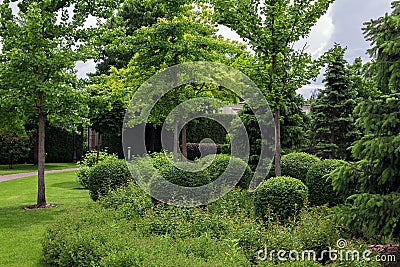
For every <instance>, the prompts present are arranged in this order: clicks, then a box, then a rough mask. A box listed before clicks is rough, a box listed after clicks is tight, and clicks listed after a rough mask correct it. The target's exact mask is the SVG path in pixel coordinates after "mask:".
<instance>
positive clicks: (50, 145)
mask: <svg viewBox="0 0 400 267" xmlns="http://www.w3.org/2000/svg"><path fill="white" fill-rule="evenodd" d="M77 130H78V132H75V142H76V158H77V159H80V158H81V157H82V154H83V153H84V150H83V149H84V147H83V144H84V140H83V135H82V133H81V130H82V129H77ZM45 150H46V162H72V161H73V156H74V154H73V151H74V133H73V132H71V131H70V130H67V129H64V128H62V127H54V126H51V125H47V126H46V144H45ZM32 152H33V151H32ZM32 157H33V153H31V158H32ZM31 160H32V159H31Z"/></svg>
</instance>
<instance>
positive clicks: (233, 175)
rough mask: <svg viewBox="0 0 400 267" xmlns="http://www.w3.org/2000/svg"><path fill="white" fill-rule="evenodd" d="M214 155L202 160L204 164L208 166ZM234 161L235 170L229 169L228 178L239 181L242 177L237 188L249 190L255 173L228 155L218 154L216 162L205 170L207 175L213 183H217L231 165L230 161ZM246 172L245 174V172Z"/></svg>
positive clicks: (237, 159)
mask: <svg viewBox="0 0 400 267" xmlns="http://www.w3.org/2000/svg"><path fill="white" fill-rule="evenodd" d="M213 156H214V155H208V156H206V157H204V158H203V159H202V162H203V163H204V164H208V163H209V162H210V161H211V160H212V157H213ZM230 160H232V166H233V169H231V168H230V169H229V170H228V173H227V177H228V178H229V179H237V178H239V176H240V177H241V178H240V180H239V181H238V183H237V184H236V186H238V187H240V188H243V189H248V188H249V184H250V181H251V179H252V177H253V172H252V171H251V169H250V167H249V166H248V165H247V164H246V163H245V162H244V161H243V160H241V159H239V158H235V157H231V156H230V155H226V154H218V155H215V158H214V160H213V161H212V162H211V164H210V166H208V167H207V169H205V171H206V173H207V174H208V175H209V177H210V179H211V181H215V180H216V179H218V177H220V176H221V175H222V173H224V172H225V170H226V168H227V167H228V165H229V161H230ZM242 170H244V173H243V171H242Z"/></svg>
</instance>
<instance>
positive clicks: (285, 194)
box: [254, 176, 308, 221]
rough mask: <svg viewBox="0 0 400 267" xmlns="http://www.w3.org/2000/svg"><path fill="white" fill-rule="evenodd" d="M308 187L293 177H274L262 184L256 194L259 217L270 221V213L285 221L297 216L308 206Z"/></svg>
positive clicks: (255, 201) (255, 205) (256, 210)
mask: <svg viewBox="0 0 400 267" xmlns="http://www.w3.org/2000/svg"><path fill="white" fill-rule="evenodd" d="M307 196H308V189H307V186H306V185H304V184H303V183H302V182H301V181H300V180H298V179H295V178H292V177H285V176H284V177H274V178H271V179H268V180H266V181H264V182H262V183H261V184H260V186H259V187H258V188H257V189H256V190H255V194H254V209H255V213H256V215H257V216H260V217H262V218H264V219H269V218H268V216H269V214H268V213H269V212H272V215H273V216H277V218H278V219H279V220H282V221H285V220H287V219H288V218H289V217H293V216H295V215H296V214H297V213H298V212H299V211H300V210H301V209H302V208H303V207H304V206H305V204H306V202H307Z"/></svg>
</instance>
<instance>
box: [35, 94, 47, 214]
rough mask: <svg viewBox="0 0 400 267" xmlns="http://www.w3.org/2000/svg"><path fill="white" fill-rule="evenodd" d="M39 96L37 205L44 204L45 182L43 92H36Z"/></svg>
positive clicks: (42, 205)
mask: <svg viewBox="0 0 400 267" xmlns="http://www.w3.org/2000/svg"><path fill="white" fill-rule="evenodd" d="M38 97H39V107H38V111H39V112H38V115H39V130H38V196H37V206H38V207H44V206H46V194H45V184H44V163H45V150H44V142H45V118H44V111H43V104H44V96H43V92H39V93H38Z"/></svg>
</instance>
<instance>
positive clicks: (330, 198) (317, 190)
mask: <svg viewBox="0 0 400 267" xmlns="http://www.w3.org/2000/svg"><path fill="white" fill-rule="evenodd" d="M343 163H344V162H343V161H339V160H331V159H326V160H322V161H318V162H316V163H314V164H313V165H312V166H311V168H310V170H309V171H308V172H307V177H306V185H307V187H308V201H309V203H310V205H317V206H320V205H324V204H329V205H331V206H332V205H336V204H338V203H339V202H340V199H339V197H338V196H337V194H336V192H335V191H334V190H333V187H332V181H331V179H330V178H329V177H328V176H327V175H328V174H330V173H331V172H332V171H334V170H336V169H337V168H338V167H340V166H342V165H343Z"/></svg>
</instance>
